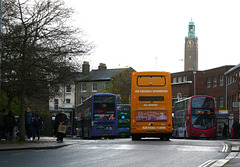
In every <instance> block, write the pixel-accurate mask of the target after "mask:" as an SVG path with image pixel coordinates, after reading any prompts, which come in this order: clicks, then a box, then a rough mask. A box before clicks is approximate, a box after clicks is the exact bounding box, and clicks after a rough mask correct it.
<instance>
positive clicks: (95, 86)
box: [92, 83, 97, 92]
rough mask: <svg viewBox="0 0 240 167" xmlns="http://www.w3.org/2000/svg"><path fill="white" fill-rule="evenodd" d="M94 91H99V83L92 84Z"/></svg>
mask: <svg viewBox="0 0 240 167" xmlns="http://www.w3.org/2000/svg"><path fill="white" fill-rule="evenodd" d="M92 92H97V83H93V84H92Z"/></svg>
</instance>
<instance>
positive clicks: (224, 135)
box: [222, 123, 228, 139]
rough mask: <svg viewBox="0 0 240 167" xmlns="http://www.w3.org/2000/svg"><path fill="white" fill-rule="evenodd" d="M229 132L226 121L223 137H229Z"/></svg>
mask: <svg viewBox="0 0 240 167" xmlns="http://www.w3.org/2000/svg"><path fill="white" fill-rule="evenodd" d="M227 134H228V126H227V124H226V123H224V125H223V134H222V136H223V139H226V138H227V136H228V135H227Z"/></svg>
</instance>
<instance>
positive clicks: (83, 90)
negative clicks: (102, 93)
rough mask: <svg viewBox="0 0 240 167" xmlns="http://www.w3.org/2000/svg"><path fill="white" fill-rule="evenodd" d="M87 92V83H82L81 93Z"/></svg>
mask: <svg viewBox="0 0 240 167" xmlns="http://www.w3.org/2000/svg"><path fill="white" fill-rule="evenodd" d="M86 90H87V85H86V83H82V84H81V92H86Z"/></svg>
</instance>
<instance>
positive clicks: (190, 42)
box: [187, 39, 194, 47]
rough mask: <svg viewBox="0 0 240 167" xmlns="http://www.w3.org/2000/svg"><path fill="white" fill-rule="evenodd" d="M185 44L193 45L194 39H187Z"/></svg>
mask: <svg viewBox="0 0 240 167" xmlns="http://www.w3.org/2000/svg"><path fill="white" fill-rule="evenodd" d="M187 46H188V47H192V46H194V41H193V40H191V39H190V40H188V41H187Z"/></svg>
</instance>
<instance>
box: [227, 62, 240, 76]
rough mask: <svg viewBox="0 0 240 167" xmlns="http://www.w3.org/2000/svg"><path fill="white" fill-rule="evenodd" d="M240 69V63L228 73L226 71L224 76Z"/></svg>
mask: <svg viewBox="0 0 240 167" xmlns="http://www.w3.org/2000/svg"><path fill="white" fill-rule="evenodd" d="M238 68H240V63H239V64H238V65H236V66H234V67H232V68H231V69H229V70H228V71H226V72H225V73H224V74H225V75H228V74H229V73H231V72H233V71H234V70H236V69H238Z"/></svg>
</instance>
